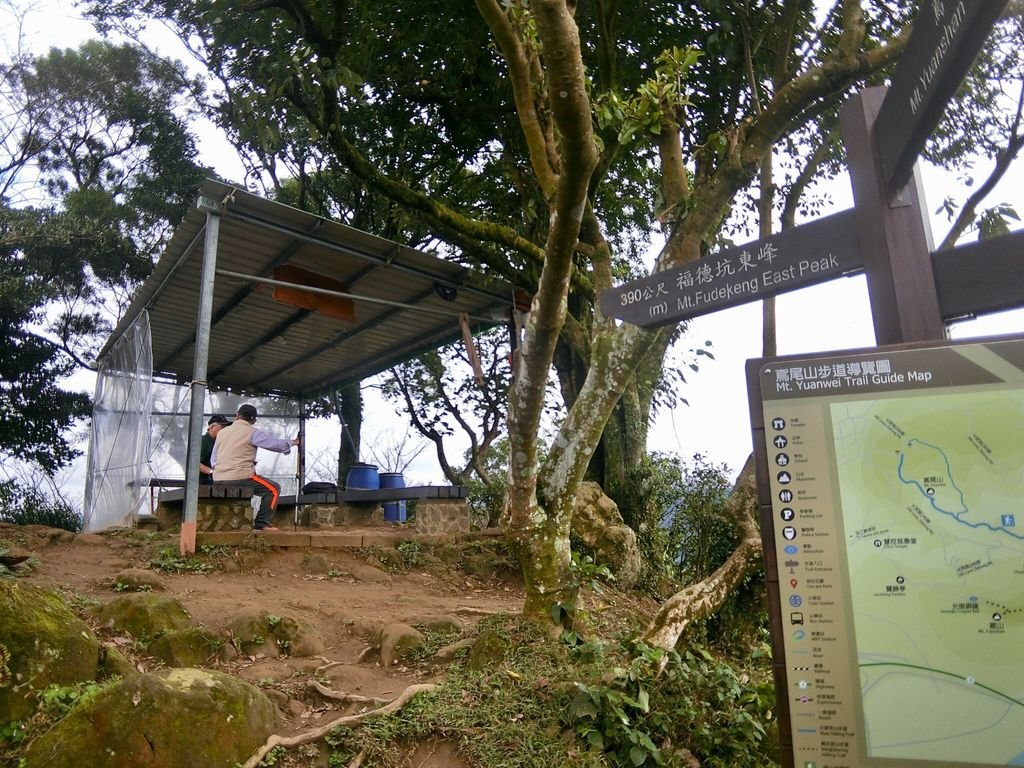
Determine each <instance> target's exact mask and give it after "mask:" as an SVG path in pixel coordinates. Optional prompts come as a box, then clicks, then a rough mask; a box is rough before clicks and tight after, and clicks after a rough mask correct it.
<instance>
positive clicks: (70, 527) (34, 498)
mask: <svg viewBox="0 0 1024 768" xmlns="http://www.w3.org/2000/svg"><path fill="white" fill-rule="evenodd" d="M0 522H4V523H14V524H15V525H46V526H49V527H50V528H63V529H64V530H66V531H71V532H72V533H78V532H79V531H80V530H82V514H81V513H80V512H78V511H77V510H75V509H74V508H73V507H72V506H71V505H70V504H68V503H67V502H66V501H64V499H61V498H57V497H53V496H49V495H47V494H46V493H44V492H43V491H42V490H40V489H39V488H33V487H32V486H28V485H25V484H23V483H19V482H18V481H17V480H4V481H2V482H0Z"/></svg>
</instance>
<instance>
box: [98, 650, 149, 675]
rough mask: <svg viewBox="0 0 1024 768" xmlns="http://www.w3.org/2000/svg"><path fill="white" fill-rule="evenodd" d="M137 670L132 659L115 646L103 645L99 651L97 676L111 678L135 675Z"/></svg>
mask: <svg viewBox="0 0 1024 768" xmlns="http://www.w3.org/2000/svg"><path fill="white" fill-rule="evenodd" d="M137 674H139V671H138V670H137V669H136V668H135V665H134V664H133V663H132V660H131V659H129V658H128V657H127V656H125V655H124V654H123V653H121V651H119V650H118V649H117V648H113V647H111V646H104V647H103V648H102V649H101V651H100V669H99V675H98V678H99V679H102V680H112V679H114V678H116V677H135V676H136V675H137Z"/></svg>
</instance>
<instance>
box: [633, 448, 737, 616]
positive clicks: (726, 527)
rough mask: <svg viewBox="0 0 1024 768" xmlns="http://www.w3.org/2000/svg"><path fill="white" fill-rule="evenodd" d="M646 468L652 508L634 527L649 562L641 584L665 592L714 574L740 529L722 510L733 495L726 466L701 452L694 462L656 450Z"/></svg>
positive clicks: (650, 507)
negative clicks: (710, 460)
mask: <svg viewBox="0 0 1024 768" xmlns="http://www.w3.org/2000/svg"><path fill="white" fill-rule="evenodd" d="M646 469H647V473H648V478H649V479H648V484H649V485H648V487H649V489H650V495H649V507H648V508H647V509H646V510H644V511H643V517H642V519H640V520H639V521H637V523H636V524H635V525H634V530H635V531H636V532H637V544H638V545H639V547H640V549H641V552H642V553H643V555H644V561H645V563H646V564H647V573H646V574H645V576H644V581H643V584H644V585H645V586H646V587H647V588H648V589H650V590H652V591H653V592H654V593H655V594H658V595H661V596H664V595H665V594H666V593H669V592H672V591H675V590H676V589H677V588H679V587H680V586H685V585H687V584H693V583H694V582H697V581H700V580H701V579H703V578H704V577H706V576H708V575H710V574H711V573H712V572H714V570H715V569H716V568H718V566H720V565H721V564H722V563H723V562H725V559H726V558H727V557H728V556H729V555H730V554H731V553H732V551H733V550H734V549H735V546H736V543H737V542H738V539H739V531H738V530H737V528H736V526H735V524H734V523H733V522H732V521H731V520H730V519H729V518H728V517H727V516H726V515H725V514H724V505H725V503H726V501H727V499H728V498H729V495H730V493H731V483H730V481H729V479H728V477H727V475H726V471H727V470H726V468H725V467H724V466H720V465H719V466H715V465H713V464H711V463H710V462H708V460H707V459H706V458H705V457H704V456H702V455H701V454H696V455H694V456H693V458H692V459H691V460H690V462H684V461H682V460H681V459H679V458H678V457H677V456H673V455H667V454H653V455H652V456H650V457H649V458H648V460H647V463H646Z"/></svg>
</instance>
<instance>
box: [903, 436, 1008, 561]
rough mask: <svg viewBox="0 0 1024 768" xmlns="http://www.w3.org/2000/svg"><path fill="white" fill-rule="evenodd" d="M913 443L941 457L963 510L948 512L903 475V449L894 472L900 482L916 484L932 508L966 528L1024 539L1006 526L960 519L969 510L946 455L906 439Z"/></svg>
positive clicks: (919, 441)
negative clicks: (958, 495) (982, 529)
mask: <svg viewBox="0 0 1024 768" xmlns="http://www.w3.org/2000/svg"><path fill="white" fill-rule="evenodd" d="M914 443H917V444H918V445H923V446H925V447H927V448H931V449H932V450H933V451H937V452H938V454H939V455H940V456H941V457H942V461H943V463H944V464H945V465H946V474H947V475H948V477H949V482H950V484H951V485H952V486H953V488H954V489H955V490H956V492H957V493H959V494H960V506H961V507H963V512H950V511H949V510H946V509H943V508H942V507H940V506H939V505H938V504H937V503H936V502H935V498H934V497H933V496H930V495H929V494H928V491H927V490H925V487H924V486H923V485H921V484H920V483H919V482H917V480H914V479H912V478H911V479H907V478H905V477H904V476H903V462H904V461H905V460H906V454H905V453H903V451H900V463H899V466H898V467H897V468H896V474H897V475H898V476H899V478H900V482H901V483H903V484H904V485H913V486H916V487H917V489H918V490H919V491H920V492H921V494H922V495H923V496H924V497H925V498H926V499H928V503H929V504H931V507H932V509H934V510H935V511H936V512H938V513H940V514H943V515H948V516H949V517H951V518H953V519H954V520H956V522H958V523H960V524H961V525H966V526H967V527H968V528H976V529H977V528H985V529H987V530H989V531H992V532H993V533H1005V534H1006V535H1007V536H1011V537H1013V538H1015V539H1019V540H1021V541H1024V535H1022V534H1019V533H1014V532H1013V531H1009V530H1007V529H1006V528H1004V527H1003V526H994V525H992V524H991V523H985V522H980V523H972V522H968V521H967V520H961V519H960V515H963V514H966V513H967V512H969V511H970V510H969V509H968V508H967V505H966V504H965V503H964V492H963V491H961V490H960V486H958V485H957V484H956V481H955V480H954V479H953V468H952V467H951V466H950V465H949V458H948V457H947V456H946V453H945V451H943V450H942V449H941V448H939V447H938V446H937V445H932V444H931V443H926V442H925V441H924V440H917V439H916V438H912V439H910V440H908V441H907V445H913V444H914Z"/></svg>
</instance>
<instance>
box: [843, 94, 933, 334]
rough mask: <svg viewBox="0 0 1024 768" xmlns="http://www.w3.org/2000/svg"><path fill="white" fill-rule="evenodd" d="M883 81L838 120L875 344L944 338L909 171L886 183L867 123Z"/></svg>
mask: <svg viewBox="0 0 1024 768" xmlns="http://www.w3.org/2000/svg"><path fill="white" fill-rule="evenodd" d="M885 91H886V89H885V88H884V87H877V88H867V89H865V90H863V91H861V92H860V93H858V94H855V95H854V96H853V97H852V98H851V99H850V100H849V101H848V102H847V103H846V105H845V106H844V107H843V110H842V112H841V113H840V121H841V125H842V131H843V142H844V144H845V145H846V153H847V159H848V164H849V168H850V179H851V181H852V183H853V199H854V202H855V204H856V211H857V219H858V221H859V224H860V227H859V228H860V238H861V250H862V252H863V256H864V269H865V272H866V273H867V281H868V293H869V295H870V297H871V315H872V317H873V318H874V326H875V343H877V344H879V345H884V344H900V343H903V342H910V341H935V340H938V339H944V338H945V336H946V326H945V324H944V323H943V321H942V313H941V312H940V310H939V300H938V297H937V295H936V291H935V279H934V276H933V274H932V260H931V251H932V247H931V235H930V230H929V229H928V226H927V224H926V222H925V219H924V215H923V212H922V207H921V198H922V190H921V187H920V178H919V174H918V172H917V170H916V167H915V170H914V172H913V174H912V175H911V179H910V182H909V183H908V184H907V185H906V187H903V188H902V189H900V190H898V191H896V192H893V193H890V192H889V191H888V190H887V189H886V185H885V182H884V176H883V173H882V167H881V161H880V159H879V153H878V150H877V147H876V146H875V136H874V130H873V127H874V123H875V117H876V116H877V115H878V110H879V107H880V106H881V104H882V99H883V98H884V96H885Z"/></svg>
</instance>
